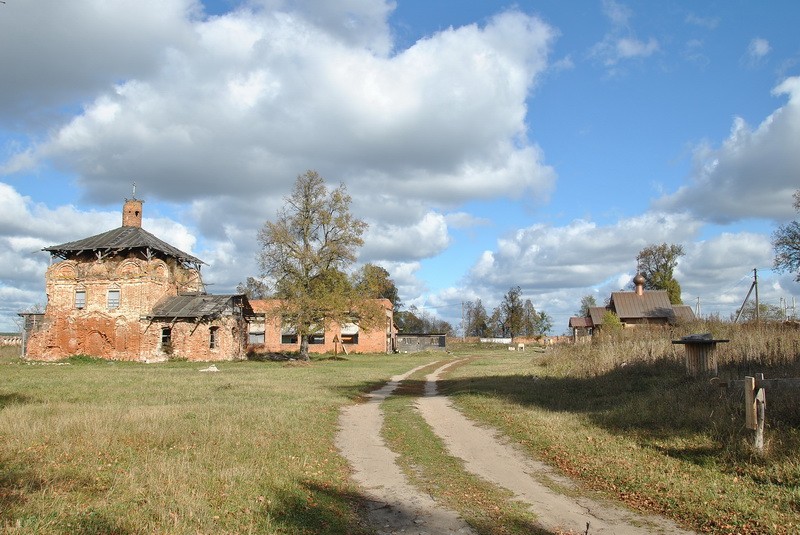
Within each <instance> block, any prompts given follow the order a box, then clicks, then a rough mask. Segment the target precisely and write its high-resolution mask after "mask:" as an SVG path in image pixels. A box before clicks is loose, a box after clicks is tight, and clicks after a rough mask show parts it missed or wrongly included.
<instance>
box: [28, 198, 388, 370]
mask: <svg viewBox="0 0 800 535" xmlns="http://www.w3.org/2000/svg"><path fill="white" fill-rule="evenodd" d="M142 204H143V201H141V200H139V199H136V198H133V199H127V200H126V201H125V204H124V206H123V210H122V226H121V227H119V228H116V229H113V230H109V231H108V232H103V233H102V234H97V235H95V236H90V237H88V238H84V239H82V240H77V241H73V242H68V243H63V244H61V245H53V246H51V247H46V248H45V249H44V250H45V251H47V252H49V253H50V257H51V265H50V267H49V268H48V269H47V273H46V274H45V288H46V292H47V306H46V308H45V311H44V314H39V313H23V314H21V316H23V317H24V319H25V328H24V332H23V350H24V354H25V357H26V358H29V359H34V360H59V359H62V358H65V357H69V356H71V355H90V356H93V357H100V358H105V359H112V360H134V361H143V362H153V361H156V362H157V361H163V360H167V359H169V358H181V359H187V360H197V361H211V360H236V359H243V358H246V356H247V353H248V351H249V350H251V349H252V350H254V351H255V352H260V353H264V352H279V353H285V352H292V351H297V350H298V349H299V340H298V337H297V335H296V334H294V331H293V330H292V328H291V327H289V326H286V325H283V324H282V323H281V321H280V318H276V317H275V316H274V314H270V311H271V310H274V309H275V308H276V306H277V301H276V300H270V299H268V300H258V301H253V303H252V305H251V303H250V301H249V300H248V299H247V296H245V295H243V294H234V295H209V294H206V293H205V289H204V286H203V280H202V277H201V275H200V268H201V266H202V265H203V264H204V262H203V261H202V260H200V259H198V258H195V257H194V256H192V255H190V254H188V253H185V252H183V251H181V250H179V249H177V248H175V247H173V246H172V245H170V244H168V243H166V242H164V241H162V240H160V239H159V238H157V237H156V236H154V235H153V234H151V233H149V232H147V231H146V230H144V229H143V228H142ZM379 302H380V304H381V307H382V309H383V310H384V312H385V315H386V322H385V328H379V329H373V330H371V331H370V332H367V331H363V332H362V331H361V329H360V327H359V326H358V325H356V324H354V323H347V324H344V325H336V324H333V325H329V326H328V328H327V330H326V331H325V332H323V331H320V332H318V333H316V334H315V335H314V336H313V337H312V338H311V340H310V344H311V345H310V346H309V351H311V352H314V353H324V352H329V351H334V352H335V351H337V350H338V349H343V350H345V351H353V352H357V353H361V352H385V353H391V352H392V351H393V350H394V334H395V328H394V322H393V307H392V303H391V302H390V301H388V300H386V299H381V300H379ZM254 308H255V311H254Z"/></svg>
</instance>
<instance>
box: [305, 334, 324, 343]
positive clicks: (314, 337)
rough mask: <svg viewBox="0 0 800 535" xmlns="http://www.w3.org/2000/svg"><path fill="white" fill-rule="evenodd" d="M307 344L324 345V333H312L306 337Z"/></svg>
mask: <svg viewBox="0 0 800 535" xmlns="http://www.w3.org/2000/svg"><path fill="white" fill-rule="evenodd" d="M308 343H309V344H324V343H325V333H324V332H322V333H314V334H309V335H308Z"/></svg>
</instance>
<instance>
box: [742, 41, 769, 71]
mask: <svg viewBox="0 0 800 535" xmlns="http://www.w3.org/2000/svg"><path fill="white" fill-rule="evenodd" d="M770 50H772V48H771V47H770V45H769V41H767V40H766V39H763V38H761V37H756V38H754V39H752V40H751V41H750V44H749V45H747V59H748V61H749V62H750V64H751V65H755V64H758V63H759V62H760V61H761V60H762V59H763V58H764V57H765V56H766V55H767V54H769V52H770Z"/></svg>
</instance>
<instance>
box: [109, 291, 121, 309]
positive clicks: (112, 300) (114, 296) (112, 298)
mask: <svg viewBox="0 0 800 535" xmlns="http://www.w3.org/2000/svg"><path fill="white" fill-rule="evenodd" d="M107 303H108V309H109V310H114V309H117V308H119V289H118V288H111V289H109V290H108V299H107Z"/></svg>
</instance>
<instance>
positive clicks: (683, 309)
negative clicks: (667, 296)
mask: <svg viewBox="0 0 800 535" xmlns="http://www.w3.org/2000/svg"><path fill="white" fill-rule="evenodd" d="M672 309H673V310H674V311H675V317H676V318H677V319H678V321H692V320H694V319H695V316H694V310H692V307H690V306H689V305H673V307H672Z"/></svg>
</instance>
